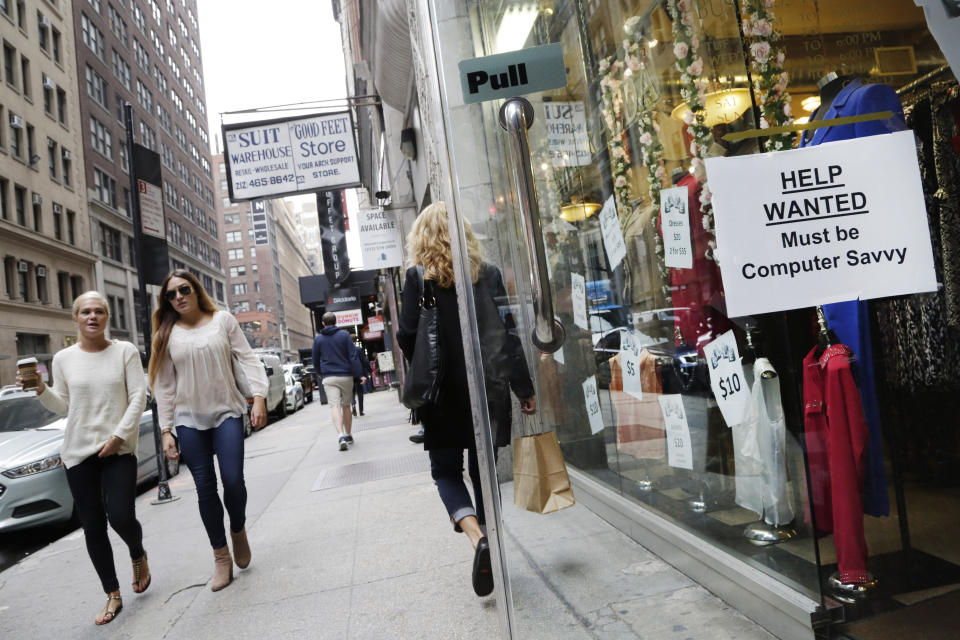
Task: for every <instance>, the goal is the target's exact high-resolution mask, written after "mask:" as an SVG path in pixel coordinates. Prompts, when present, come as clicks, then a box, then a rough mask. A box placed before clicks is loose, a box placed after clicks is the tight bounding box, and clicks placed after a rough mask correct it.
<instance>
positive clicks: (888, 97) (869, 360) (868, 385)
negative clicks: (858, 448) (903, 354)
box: [800, 80, 907, 516]
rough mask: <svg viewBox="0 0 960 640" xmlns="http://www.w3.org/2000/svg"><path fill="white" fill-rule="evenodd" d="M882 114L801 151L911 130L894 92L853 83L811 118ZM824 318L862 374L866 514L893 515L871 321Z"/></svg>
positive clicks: (820, 132) (853, 308)
mask: <svg viewBox="0 0 960 640" xmlns="http://www.w3.org/2000/svg"><path fill="white" fill-rule="evenodd" d="M878 111H891V112H893V117H892V118H887V119H885V120H869V121H867V122H857V123H854V124H844V125H836V126H831V127H821V128H819V129H816V130H814V133H813V137H812V139H810V140H808V139H807V136H806V135H804V136H803V137H802V138H801V141H800V146H801V147H809V146H816V145H819V144H823V143H825V142H835V141H837V140H850V139H853V138H865V137H867V136H875V135H879V134H884V133H893V132H894V131H903V130H905V129H906V128H907V125H906V123H905V122H904V116H903V107H902V106H901V104H900V98H899V97H897V92H896V91H894V89H893V87H891V86H889V85H886V84H863V83H861V82H860V80H854V81H852V82H851V83H850V84H848V85H847V86H845V87H844V88H843V89H841V90H840V93H838V94H837V96H836V97H835V98H834V99H833V102H832V103H831V104H830V108H829V109H827V112H826V113H825V114H824V115H823V118H819V116H818V115H817V113H816V112H815V113H814V115H813V117H812V118H811V119H813V118H816V119H820V120H830V119H833V118H844V117H847V116H857V115H863V114H866V113H876V112H878ZM823 312H824V315H826V317H827V322H828V323H829V324H830V327H831V328H832V329H833V330H834V331H835V332H836V334H837V336H838V337H839V338H840V340H841V341H842V342H843V343H844V344H847V345H850V348H851V349H852V350H853V353H854V354H855V356H856V359H857V361H858V362H859V363H860V367H859V369H858V372H859V375H860V383H861V384H860V393H861V400H862V404H863V412H864V415H865V416H866V421H867V425H868V426H869V428H870V444H869V449H868V454H867V463H866V464H867V466H868V468H869V471H868V473H867V474H866V486H865V506H866V509H867V513H869V514H870V515H873V516H887V515H890V498H889V496H888V494H887V481H886V472H885V471H884V468H883V434H882V431H881V427H880V408H879V406H878V404H877V392H876V383H875V381H874V362H873V347H872V343H871V339H870V316H869V307H868V306H867V302H866V301H863V300H851V301H848V302H837V303H833V304H825V305H823Z"/></svg>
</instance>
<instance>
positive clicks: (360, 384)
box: [350, 344, 373, 415]
mask: <svg viewBox="0 0 960 640" xmlns="http://www.w3.org/2000/svg"><path fill="white" fill-rule="evenodd" d="M355 348H356V350H357V358H358V359H359V360H360V370H361V371H362V372H363V375H362V376H360V377H359V378H354V379H353V401H352V402H351V403H350V410H351V413H352V414H353V415H357V408H358V407H359V408H360V415H363V393H364V387H365V386H366V385H367V380H369V379H370V376H372V375H373V369H372V368H371V367H370V359H369V358H367V352H366V351H364V349H363V346H362V345H359V344H358V345H357V346H356V347H355Z"/></svg>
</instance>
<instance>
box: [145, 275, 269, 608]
mask: <svg viewBox="0 0 960 640" xmlns="http://www.w3.org/2000/svg"><path fill="white" fill-rule="evenodd" d="M234 358H236V361H237V364H238V365H239V367H240V368H241V369H242V370H243V372H244V374H246V378H247V381H248V383H249V386H250V391H251V392H252V395H253V409H252V410H251V412H250V420H251V422H252V423H253V427H254V428H255V429H259V428H260V427H262V426H264V425H265V424H266V423H267V407H266V401H265V397H266V395H267V375H266V372H265V371H264V369H263V365H262V364H261V362H260V359H259V358H258V357H257V355H256V354H255V353H254V352H253V350H252V349H251V348H250V345H249V344H248V343H247V338H246V337H245V336H244V335H243V331H241V329H240V324H239V323H238V322H237V319H236V318H234V317H233V316H232V315H230V314H229V313H227V312H225V311H218V310H217V308H216V307H215V306H214V305H213V302H211V300H210V298H209V296H207V292H206V291H205V290H204V288H203V287H202V286H201V285H200V282H199V280H197V278H196V277H195V276H194V275H193V274H192V273H190V272H189V271H186V270H185V269H177V270H176V271H174V272H173V273H171V274H170V275H168V276H167V277H166V279H165V280H164V281H163V284H161V285H160V296H159V299H158V300H157V309H156V311H154V313H153V353H152V354H151V356H150V367H149V374H150V386H151V388H152V389H153V396H154V398H156V400H157V412H158V413H159V417H160V430H161V432H162V434H163V450H164V452H165V453H166V455H167V457H168V458H171V459H172V458H176V457H177V456H178V455H182V456H183V461H184V462H185V463H186V464H187V467H188V468H189V469H190V473H191V474H192V475H193V480H194V483H195V484H196V486H197V501H198V503H199V507H200V519H201V520H202V521H203V526H204V528H205V529H206V531H207V537H208V538H209V539H210V545H211V546H212V547H213V557H214V570H213V578H212V579H211V582H210V588H211V589H212V590H213V591H219V590H220V589H223V588H224V587H226V586H227V585H228V584H230V582H231V581H232V580H233V560H232V559H231V558H230V549H229V548H228V547H227V538H226V532H225V531H224V527H223V513H224V507H226V512H227V515H228V516H229V518H230V537H231V539H232V541H233V556H234V558H233V559H234V560H236V563H237V566H238V567H240V568H241V569H243V568H245V567H246V566H247V565H248V564H250V546H249V544H248V542H247V532H246V527H245V523H246V506H247V488H246V485H245V484H244V481H243V432H244V429H243V414H244V413H245V412H246V410H247V400H246V398H245V397H244V395H243V393H242V392H241V391H240V389H239V386H238V385H237V382H236V378H235V375H234V363H233V360H234ZM175 437H176V438H177V439H179V441H180V452H179V454H178V452H177V442H176V440H175V439H174V438H175ZM214 455H216V458H217V463H218V466H219V468H220V480H221V482H222V483H223V502H222V503H221V501H220V496H219V494H218V493H217V475H216V473H215V472H214V468H213V458H214Z"/></svg>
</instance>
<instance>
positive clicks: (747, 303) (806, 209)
mask: <svg viewBox="0 0 960 640" xmlns="http://www.w3.org/2000/svg"><path fill="white" fill-rule="evenodd" d="M706 166H707V177H708V179H709V184H710V188H711V190H712V192H713V206H714V211H715V216H716V227H717V254H718V257H719V260H720V270H721V274H722V276H723V285H724V291H725V293H726V301H727V315H728V316H731V317H738V316H745V315H750V314H755V313H767V312H772V311H783V310H787V309H798V308H801V307H810V306H814V305H818V304H826V303H830V302H841V301H844V300H858V299H870V298H883V297H887V296H896V295H905V294H910V293H920V292H924V291H934V290H935V289H936V288H937V282H936V276H935V274H934V267H933V252H932V249H931V246H930V231H929V229H928V226H927V212H926V207H925V205H924V197H923V189H922V186H921V183H920V171H919V168H918V164H917V156H916V149H915V145H914V138H913V133H912V132H910V131H901V132H897V133H891V134H885V135H878V136H870V137H867V138H860V139H857V140H846V141H842V142H832V143H828V144H824V145H820V146H816V147H808V148H804V149H796V150H792V151H780V152H775V153H765V154H758V155H753V156H743V157H735V158H709V159H707V161H706Z"/></svg>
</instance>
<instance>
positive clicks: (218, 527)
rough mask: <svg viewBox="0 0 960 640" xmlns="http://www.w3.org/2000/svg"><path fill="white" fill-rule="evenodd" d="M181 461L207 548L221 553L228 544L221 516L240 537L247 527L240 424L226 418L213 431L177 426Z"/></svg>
mask: <svg viewBox="0 0 960 640" xmlns="http://www.w3.org/2000/svg"><path fill="white" fill-rule="evenodd" d="M177 436H178V437H179V439H180V457H181V458H182V459H183V461H184V463H185V464H186V465H187V468H188V469H190V473H191V474H192V475H193V482H194V484H195V485H196V487H197V503H198V506H199V507H200V519H201V520H202V521H203V527H204V528H205V529H206V530H207V537H208V538H210V545H211V546H212V547H213V548H214V549H221V548H223V547H225V546H226V544H227V534H226V530H225V529H224V526H223V512H224V507H226V512H227V515H228V517H229V518H230V530H231V531H233V532H234V533H239V532H240V531H241V530H243V527H244V525H245V524H246V520H247V516H246V509H247V485H246V484H245V483H244V481H243V420H242V419H241V418H227V419H226V420H224V421H223V422H221V423H220V425H219V426H217V427H215V428H213V429H203V430H200V429H194V428H193V427H185V426H177ZM214 456H216V457H217V466H218V467H219V468H220V480H221V482H222V483H223V502H221V501H220V495H219V494H218V493H217V474H216V471H215V470H214V468H213V457H214Z"/></svg>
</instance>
